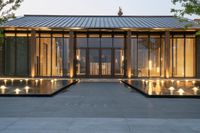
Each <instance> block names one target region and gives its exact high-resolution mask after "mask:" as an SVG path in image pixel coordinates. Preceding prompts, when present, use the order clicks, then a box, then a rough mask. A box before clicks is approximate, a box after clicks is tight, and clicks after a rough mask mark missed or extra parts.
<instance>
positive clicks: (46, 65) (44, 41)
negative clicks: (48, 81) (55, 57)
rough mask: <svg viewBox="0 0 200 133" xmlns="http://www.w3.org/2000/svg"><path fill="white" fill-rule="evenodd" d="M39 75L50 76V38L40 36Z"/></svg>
mask: <svg viewBox="0 0 200 133" xmlns="http://www.w3.org/2000/svg"><path fill="white" fill-rule="evenodd" d="M40 75H41V76H51V38H40Z"/></svg>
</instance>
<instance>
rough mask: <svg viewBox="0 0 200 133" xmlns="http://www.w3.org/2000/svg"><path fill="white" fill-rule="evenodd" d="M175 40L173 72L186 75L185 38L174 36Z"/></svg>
mask: <svg viewBox="0 0 200 133" xmlns="http://www.w3.org/2000/svg"><path fill="white" fill-rule="evenodd" d="M173 41H174V42H173V74H174V77H184V39H182V38H174V40H173Z"/></svg>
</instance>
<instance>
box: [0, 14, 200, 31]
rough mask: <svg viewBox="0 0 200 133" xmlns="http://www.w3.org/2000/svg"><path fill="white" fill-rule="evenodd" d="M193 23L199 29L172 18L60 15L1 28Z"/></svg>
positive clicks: (17, 21)
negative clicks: (191, 24)
mask: <svg viewBox="0 0 200 133" xmlns="http://www.w3.org/2000/svg"><path fill="white" fill-rule="evenodd" d="M188 23H193V26H192V28H200V26H199V25H197V24H195V23H194V22H193V21H192V22H180V20H179V19H178V18H176V17H173V16H70V15H68V16H61V15H24V16H23V17H21V18H16V19H13V20H11V21H8V22H7V23H5V24H3V25H2V26H1V27H23V28H28V27H32V28H40V27H47V28H65V29H68V28H86V29H90V28H91V29H104V28H106V29H107V28H111V29H112V28H113V29H114V28H184V27H185V25H186V24H188Z"/></svg>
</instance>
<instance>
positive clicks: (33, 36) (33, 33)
mask: <svg viewBox="0 0 200 133" xmlns="http://www.w3.org/2000/svg"><path fill="white" fill-rule="evenodd" d="M29 53H30V54H29V56H30V57H29V59H30V62H29V63H30V65H29V66H30V69H29V70H30V71H29V76H30V77H32V78H34V77H35V76H36V31H34V30H32V31H31V38H30V44H29Z"/></svg>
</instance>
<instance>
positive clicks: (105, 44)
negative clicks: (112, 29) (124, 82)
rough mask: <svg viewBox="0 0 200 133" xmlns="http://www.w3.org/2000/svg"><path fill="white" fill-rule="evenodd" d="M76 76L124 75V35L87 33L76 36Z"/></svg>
mask: <svg viewBox="0 0 200 133" xmlns="http://www.w3.org/2000/svg"><path fill="white" fill-rule="evenodd" d="M75 64H76V68H75V69H76V76H77V77H87V78H115V77H116V78H120V77H123V76H124V36H119V35H118V36H117V37H116V38H115V35H112V36H108V35H106V36H103V35H101V36H100V35H99V36H98V35H92V36H91V38H90V35H87V36H86V37H83V35H82V36H81V37H80V38H76V62H75Z"/></svg>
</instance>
